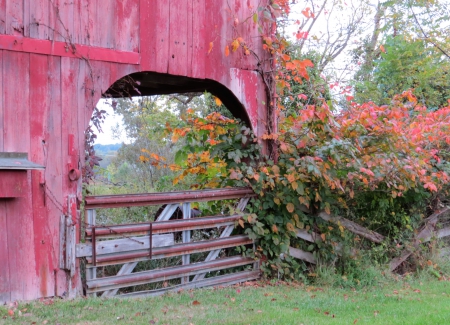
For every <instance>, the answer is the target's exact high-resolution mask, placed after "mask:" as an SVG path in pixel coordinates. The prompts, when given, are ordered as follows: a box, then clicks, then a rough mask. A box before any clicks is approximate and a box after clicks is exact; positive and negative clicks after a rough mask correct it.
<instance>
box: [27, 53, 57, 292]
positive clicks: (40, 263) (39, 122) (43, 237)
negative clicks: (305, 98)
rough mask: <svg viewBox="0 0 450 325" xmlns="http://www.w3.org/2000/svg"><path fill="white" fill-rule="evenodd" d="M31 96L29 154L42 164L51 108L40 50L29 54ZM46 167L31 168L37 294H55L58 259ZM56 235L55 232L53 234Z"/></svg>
mask: <svg viewBox="0 0 450 325" xmlns="http://www.w3.org/2000/svg"><path fill="white" fill-rule="evenodd" d="M30 66H31V67H32V69H31V70H30V98H32V99H33V105H31V106H30V116H33V117H39V118H31V119H30V149H31V151H30V155H29V158H30V160H31V161H33V162H35V163H38V164H40V165H44V164H45V163H46V157H45V156H46V155H45V140H46V132H47V126H46V122H47V114H48V112H49V111H50V102H49V101H48V100H49V91H50V90H49V80H48V71H49V64H48V56H46V55H40V54H31V55H30ZM44 173H45V171H37V170H35V171H31V191H32V206H33V223H34V248H35V256H36V265H37V269H36V272H37V274H38V279H39V292H40V296H42V297H48V296H54V295H55V294H54V289H55V284H54V281H55V278H54V274H53V270H54V269H55V268H56V264H57V263H58V262H57V261H56V260H55V259H56V254H55V252H53V250H54V247H55V246H54V245H53V243H56V242H57V240H58V237H56V238H53V233H52V232H49V227H48V222H49V218H48V215H47V214H48V211H47V208H46V206H45V197H44V195H45V187H43V186H42V185H41V182H42V183H44V184H45V181H44V179H45V178H44ZM56 236H57V235H56Z"/></svg>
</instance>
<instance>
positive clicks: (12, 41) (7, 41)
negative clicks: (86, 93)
mask: <svg viewBox="0 0 450 325" xmlns="http://www.w3.org/2000/svg"><path fill="white" fill-rule="evenodd" d="M73 45H74V47H68V45H67V43H65V42H58V41H54V42H52V41H48V40H40V39H31V38H23V37H18V36H11V35H0V49H3V50H8V51H16V52H27V53H36V54H45V55H57V56H62V57H69V58H77V59H80V58H83V57H84V58H88V59H89V60H91V61H105V62H117V63H130V64H138V63H139V62H140V55H139V53H136V52H122V51H116V50H110V49H105V48H101V47H94V46H86V45H79V44H73ZM74 49H76V50H74Z"/></svg>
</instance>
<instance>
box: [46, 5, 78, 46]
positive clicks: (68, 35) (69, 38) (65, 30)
mask: <svg viewBox="0 0 450 325" xmlns="http://www.w3.org/2000/svg"><path fill="white" fill-rule="evenodd" d="M50 3H51V5H50V26H52V27H53V28H54V36H53V40H55V41H60V42H67V43H68V44H70V43H73V41H74V38H73V32H74V30H73V26H74V12H75V5H74V1H66V0H53V1H52V2H50Z"/></svg>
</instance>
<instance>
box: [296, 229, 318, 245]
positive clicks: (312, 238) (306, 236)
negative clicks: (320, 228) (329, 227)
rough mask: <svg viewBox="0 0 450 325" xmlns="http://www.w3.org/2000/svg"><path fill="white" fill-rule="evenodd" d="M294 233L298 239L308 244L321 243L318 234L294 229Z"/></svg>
mask: <svg viewBox="0 0 450 325" xmlns="http://www.w3.org/2000/svg"><path fill="white" fill-rule="evenodd" d="M295 233H296V234H297V237H298V238H301V239H303V240H306V241H309V242H310V243H317V242H320V241H322V238H320V235H319V234H317V233H315V232H308V231H306V230H305V229H296V230H295Z"/></svg>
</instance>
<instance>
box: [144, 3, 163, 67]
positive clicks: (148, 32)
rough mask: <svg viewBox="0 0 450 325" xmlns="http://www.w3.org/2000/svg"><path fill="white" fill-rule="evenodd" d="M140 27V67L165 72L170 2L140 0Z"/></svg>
mask: <svg viewBox="0 0 450 325" xmlns="http://www.w3.org/2000/svg"><path fill="white" fill-rule="evenodd" d="M140 17H141V22H144V21H145V22H146V23H145V26H142V28H141V29H140V35H141V36H140V40H141V55H142V67H141V68H142V69H143V70H150V71H155V72H161V73H167V72H168V69H169V45H170V38H169V23H170V20H169V19H168V18H169V17H170V2H169V1H166V2H164V3H163V2H161V1H145V0H141V7H140Z"/></svg>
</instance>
